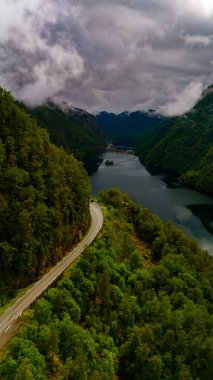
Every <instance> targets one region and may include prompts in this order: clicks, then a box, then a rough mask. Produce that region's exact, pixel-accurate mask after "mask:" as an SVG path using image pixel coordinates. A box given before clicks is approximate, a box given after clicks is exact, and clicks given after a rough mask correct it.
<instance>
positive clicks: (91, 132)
mask: <svg viewBox="0 0 213 380" xmlns="http://www.w3.org/2000/svg"><path fill="white" fill-rule="evenodd" d="M25 108H26V109H27V112H29V113H30V114H31V115H32V116H33V117H34V118H35V119H36V120H37V122H38V123H39V124H40V125H41V126H42V127H44V128H45V129H47V131H48V132H49V134H50V139H51V142H52V143H53V144H56V145H58V146H62V147H63V148H64V149H65V150H66V151H68V152H72V153H73V154H74V156H75V157H76V158H77V159H79V160H81V161H83V162H84V163H86V162H87V160H88V158H89V157H90V156H93V155H95V154H97V153H100V152H101V151H102V150H103V149H104V147H105V138H104V136H103V134H102V133H101V132H100V129H99V127H98V125H97V122H96V120H95V117H94V116H92V115H90V114H89V113H88V112H86V111H83V110H80V109H78V108H75V109H73V110H72V109H70V108H68V107H67V106H66V108H65V109H64V110H63V107H62V108H60V107H59V106H57V105H56V104H54V103H52V102H48V103H46V104H44V105H42V106H39V107H36V108H29V107H26V106H25Z"/></svg>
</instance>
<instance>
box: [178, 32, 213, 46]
mask: <svg viewBox="0 0 213 380" xmlns="http://www.w3.org/2000/svg"><path fill="white" fill-rule="evenodd" d="M183 39H184V41H185V44H186V45H189V46H194V45H204V46H208V45H210V44H212V42H213V37H212V36H201V35H196V34H195V35H191V36H190V35H188V34H187V35H186V36H184V38H183Z"/></svg>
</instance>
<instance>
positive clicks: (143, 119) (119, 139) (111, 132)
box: [96, 110, 163, 146]
mask: <svg viewBox="0 0 213 380" xmlns="http://www.w3.org/2000/svg"><path fill="white" fill-rule="evenodd" d="M162 119H163V117H162V116H161V115H157V114H156V113H155V111H153V110H149V111H137V112H127V111H125V112H122V113H120V114H114V113H108V112H100V113H99V114H97V115H96V120H97V122H98V124H99V125H100V127H101V128H102V130H103V131H104V132H105V133H106V134H107V135H108V136H109V138H110V139H111V140H112V142H113V143H114V144H119V145H126V146H134V145H135V143H136V142H137V141H138V139H140V138H141V137H142V136H143V135H144V134H145V133H146V132H147V131H149V130H151V129H152V128H154V127H155V126H156V125H158V124H159V123H160V122H161V121H162Z"/></svg>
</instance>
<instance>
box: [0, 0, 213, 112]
mask: <svg viewBox="0 0 213 380" xmlns="http://www.w3.org/2000/svg"><path fill="white" fill-rule="evenodd" d="M212 9H213V7H212ZM0 11H1V12H0V85H2V86H4V87H6V88H8V89H9V90H10V91H11V92H12V93H13V95H14V96H15V97H17V98H19V99H21V100H24V101H27V102H30V103H31V104H39V103H42V102H43V101H44V100H45V98H47V97H52V98H54V99H57V100H65V101H68V102H69V103H72V104H73V105H74V106H79V107H82V108H85V109H87V110H89V111H94V110H96V111H101V110H108V111H112V112H121V111H123V110H125V109H126V110H131V109H137V108H138V109H146V108H154V109H161V110H163V112H167V113H168V114H172V112H175V113H178V114H179V113H181V112H182V110H183V112H184V111H185V110H187V109H186V107H191V106H192V105H193V102H195V101H196V100H197V97H198V96H199V93H200V92H201V90H202V88H204V87H205V86H207V85H209V84H211V82H213V66H212V61H213V56H212V36H213V24H212V18H211V17H210V15H211V7H209V8H208V7H205V8H204V7H203V6H202V1H201V0H198V1H197V2H196V4H195V2H194V1H193V0H188V1H186V0H174V1H173V2H171V1H170V0H158V1H156V0H150V1H149V2H147V1H145V0H114V1H112V0H102V1H101V2H100V0H73V1H72V2H70V1H69V0H57V1H56V0H46V1H45V2H43V1H41V0H31V1H28V0H7V2H6V1H3V2H1V5H0ZM171 99H174V100H173V101H171ZM182 99H183V100H182Z"/></svg>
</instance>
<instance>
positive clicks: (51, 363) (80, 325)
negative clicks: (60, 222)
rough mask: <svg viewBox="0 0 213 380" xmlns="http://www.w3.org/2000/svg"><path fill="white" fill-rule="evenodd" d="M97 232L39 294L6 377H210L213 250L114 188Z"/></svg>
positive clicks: (5, 361)
mask: <svg viewBox="0 0 213 380" xmlns="http://www.w3.org/2000/svg"><path fill="white" fill-rule="evenodd" d="M100 199H101V201H102V202H104V203H105V205H106V206H105V223H104V228H103V230H102V233H101V235H100V236H99V238H98V239H97V240H96V242H95V243H94V244H93V245H92V246H91V247H90V248H88V249H87V250H86V252H85V253H84V255H83V256H81V258H80V259H79V260H78V262H77V263H76V265H75V266H74V267H72V268H71V269H70V270H69V271H68V272H67V273H66V275H65V276H64V277H63V279H62V280H61V281H60V282H59V283H58V285H57V287H55V288H52V289H49V290H48V291H47V292H46V293H45V294H44V296H43V297H42V298H41V299H39V300H38V301H37V302H36V303H35V306H34V309H33V311H32V312H31V313H30V315H29V316H28V323H25V324H24V326H23V327H22V329H21V330H20V332H19V333H18V335H17V336H16V337H15V338H14V339H13V340H12V341H11V343H10V345H9V348H8V349H7V351H5V352H4V355H2V357H1V363H0V377H1V379H2V380H9V379H10V380H13V379H15V380H17V379H22V380H24V379H27V380H29V379H34V380H42V379H58V380H60V379H61V380H62V379H64V380H65V379H70V380H99V379H101V380H116V379H122V380H130V379H134V380H141V379H143V380H160V379H162V380H167V379H168V380H176V379H177V380H192V379H197V380H204V379H205V380H210V379H212V378H213V338H212V327H213V318H212V305H213V303H212V301H213V287H212V285H213V284H212V280H213V276H212V274H213V265H212V263H213V262H212V258H211V257H208V256H207V254H206V253H205V252H202V251H201V250H200V249H199V248H198V246H197V245H196V244H195V243H194V242H193V241H192V240H190V239H189V238H187V237H186V236H185V235H184V234H183V233H182V232H181V231H180V230H178V229H177V228H175V227H173V226H172V225H171V224H170V223H163V222H162V221H161V220H160V219H159V218H158V217H157V216H155V215H153V214H152V213H151V212H150V211H148V210H147V209H142V208H141V207H139V206H137V205H136V204H134V203H133V202H131V201H130V200H129V199H128V197H127V196H126V195H125V194H121V193H120V192H119V191H118V190H116V189H111V190H109V191H108V192H103V193H101V194H100Z"/></svg>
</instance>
